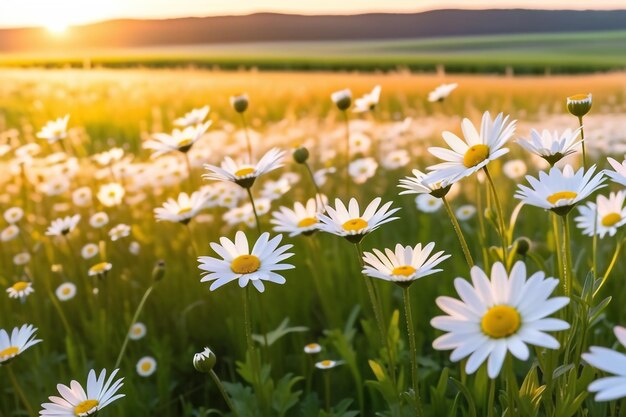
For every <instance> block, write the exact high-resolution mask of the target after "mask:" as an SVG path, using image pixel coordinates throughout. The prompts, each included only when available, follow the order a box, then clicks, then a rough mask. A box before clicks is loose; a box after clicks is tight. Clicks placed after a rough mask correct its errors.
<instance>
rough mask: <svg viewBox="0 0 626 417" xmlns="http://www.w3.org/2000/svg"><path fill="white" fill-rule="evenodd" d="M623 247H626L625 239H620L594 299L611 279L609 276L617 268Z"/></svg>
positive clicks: (594, 294) (594, 293)
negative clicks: (625, 245) (625, 244)
mask: <svg viewBox="0 0 626 417" xmlns="http://www.w3.org/2000/svg"><path fill="white" fill-rule="evenodd" d="M623 245H624V239H620V240H619V241H618V242H617V245H615V252H613V258H611V263H610V264H609V266H608V267H607V268H606V272H605V273H604V275H602V281H600V285H598V288H596V290H595V291H594V292H593V297H594V298H595V297H596V296H597V295H598V293H599V292H600V290H601V289H602V287H603V286H604V284H605V283H606V281H607V279H608V278H609V275H610V274H611V271H613V267H615V264H616V263H617V257H618V255H619V253H620V251H621V250H622V246H623Z"/></svg>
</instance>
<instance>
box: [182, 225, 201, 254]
mask: <svg viewBox="0 0 626 417" xmlns="http://www.w3.org/2000/svg"><path fill="white" fill-rule="evenodd" d="M185 229H187V234H188V235H189V243H191V249H193V255H194V258H197V257H198V253H199V252H198V248H197V247H196V242H195V240H194V238H193V233H192V231H191V226H189V223H187V224H185Z"/></svg>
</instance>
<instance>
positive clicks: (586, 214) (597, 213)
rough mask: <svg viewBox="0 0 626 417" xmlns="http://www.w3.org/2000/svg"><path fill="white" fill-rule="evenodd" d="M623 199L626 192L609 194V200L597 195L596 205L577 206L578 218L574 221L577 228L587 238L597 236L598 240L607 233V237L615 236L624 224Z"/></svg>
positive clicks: (625, 221) (625, 212) (624, 209)
mask: <svg viewBox="0 0 626 417" xmlns="http://www.w3.org/2000/svg"><path fill="white" fill-rule="evenodd" d="M625 197H626V192H624V191H618V192H617V193H611V194H610V195H609V198H606V197H605V196H603V195H599V196H598V198H597V199H596V203H592V202H589V203H587V204H586V205H583V206H579V207H578V212H579V213H580V216H578V217H576V218H575V219H574V220H575V221H576V223H577V226H578V228H579V229H582V233H583V234H585V235H587V236H593V235H594V233H595V234H598V235H599V236H600V239H602V238H604V236H605V235H606V234H607V233H608V234H609V236H615V233H617V229H618V228H619V227H621V226H623V225H624V223H626V207H624V198H625Z"/></svg>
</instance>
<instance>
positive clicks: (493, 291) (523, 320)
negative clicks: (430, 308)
mask: <svg viewBox="0 0 626 417" xmlns="http://www.w3.org/2000/svg"><path fill="white" fill-rule="evenodd" d="M470 274H471V276H472V284H470V283H469V282H468V281H466V280H465V279H463V278H457V279H455V280H454V287H455V288H456V291H457V293H458V294H459V296H460V298H461V300H457V299H455V298H451V297H445V296H444V297H438V298H437V305H438V306H439V308H441V309H442V310H443V311H444V312H446V313H447V314H448V315H446V316H438V317H435V318H433V319H432V320H431V325H432V326H433V327H434V328H435V329H439V330H443V331H444V332H446V334H444V335H443V336H440V337H438V338H437V339H436V340H435V341H434V342H433V347H434V348H435V349H437V350H452V354H451V355H450V359H451V360H452V361H453V362H457V361H460V360H461V359H464V358H466V357H468V356H469V359H468V360H467V363H466V366H465V371H466V372H467V373H468V374H473V373H474V372H476V370H477V369H478V368H479V367H480V365H482V364H483V362H485V360H487V374H488V375H489V377H490V378H492V379H493V378H496V377H497V376H498V374H499V373H500V369H501V368H502V364H503V363H504V359H505V357H506V355H507V352H511V354H512V355H513V356H514V357H516V358H517V359H519V360H522V361H525V360H527V359H528V357H529V355H530V352H529V349H528V346H527V345H534V346H539V347H543V348H547V349H558V348H559V346H560V345H559V342H558V341H557V340H556V339H555V338H554V337H552V336H550V335H549V334H547V333H544V332H546V331H559V330H565V329H568V328H569V324H567V323H566V322H565V321H563V320H560V319H555V318H550V317H548V316H550V315H551V314H553V313H555V312H556V311H558V310H560V309H561V308H563V307H564V306H565V305H567V303H568V302H569V298H567V297H554V298H550V295H551V294H552V292H553V291H554V289H555V288H556V287H557V285H558V284H559V281H558V280H557V279H555V278H546V277H545V274H544V273H543V272H536V273H534V274H533V275H531V276H530V277H529V278H528V279H526V266H525V265H524V263H523V262H521V261H519V262H516V263H515V265H513V268H512V269H511V272H510V274H507V272H506V269H505V268H504V265H503V264H502V263H500V262H497V263H495V264H494V265H493V268H492V270H491V279H489V278H488V277H487V275H486V274H485V272H484V271H483V270H482V269H481V268H480V267H478V266H474V267H473V268H472V269H471V271H470Z"/></svg>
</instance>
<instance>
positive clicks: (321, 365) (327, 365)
mask: <svg viewBox="0 0 626 417" xmlns="http://www.w3.org/2000/svg"><path fill="white" fill-rule="evenodd" d="M341 364H343V361H332V360H330V359H325V360H323V361H319V362H316V363H315V367H316V368H317V369H322V370H327V369H333V368H336V367H337V366H339V365H341Z"/></svg>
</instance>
